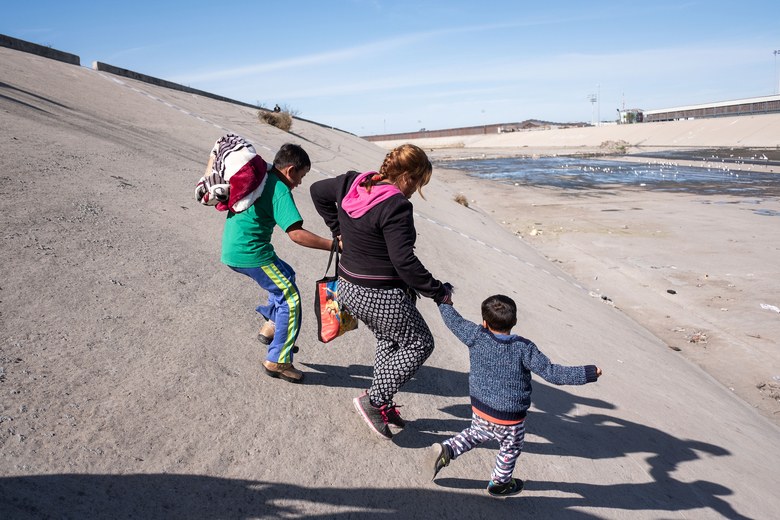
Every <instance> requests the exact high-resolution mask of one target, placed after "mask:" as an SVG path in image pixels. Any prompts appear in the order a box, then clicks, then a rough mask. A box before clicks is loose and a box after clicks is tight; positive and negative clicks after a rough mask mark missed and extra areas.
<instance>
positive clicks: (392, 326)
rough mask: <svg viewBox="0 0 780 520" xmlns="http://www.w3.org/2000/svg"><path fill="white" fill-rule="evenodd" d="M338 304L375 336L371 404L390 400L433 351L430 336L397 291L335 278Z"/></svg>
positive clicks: (403, 294) (402, 293) (417, 313)
mask: <svg viewBox="0 0 780 520" xmlns="http://www.w3.org/2000/svg"><path fill="white" fill-rule="evenodd" d="M338 298H339V302H340V303H341V304H342V305H344V307H345V308H346V309H347V310H348V311H349V313H350V314H352V315H353V316H354V317H355V318H357V319H359V320H360V321H362V322H363V323H365V325H366V326H367V327H368V328H369V330H371V332H373V333H374V336H376V359H375V360H374V379H373V381H372V383H371V388H369V390H368V395H369V397H370V399H371V404H373V405H375V406H381V405H383V404H393V397H394V396H395V394H396V393H398V390H399V389H400V388H401V386H402V385H403V384H404V383H406V382H407V381H409V380H410V379H411V378H412V376H414V374H415V373H416V372H417V370H418V369H419V368H420V367H421V366H422V365H423V363H425V360H426V359H428V356H430V355H431V352H433V335H432V334H431V331H430V329H429V328H428V325H427V324H426V323H425V320H424V319H423V317H422V315H421V314H420V311H418V310H417V307H415V305H414V302H413V301H412V299H411V298H409V296H408V295H407V294H406V292H405V291H403V290H401V289H374V288H371V287H362V286H360V285H355V284H353V283H350V282H348V281H346V280H344V279H343V278H339V296H338Z"/></svg>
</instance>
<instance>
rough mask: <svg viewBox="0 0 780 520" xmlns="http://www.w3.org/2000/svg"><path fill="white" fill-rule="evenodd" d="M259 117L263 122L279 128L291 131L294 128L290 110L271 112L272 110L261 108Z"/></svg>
mask: <svg viewBox="0 0 780 520" xmlns="http://www.w3.org/2000/svg"><path fill="white" fill-rule="evenodd" d="M257 117H258V118H259V119H260V121H262V122H263V123H266V124H269V125H271V126H275V127H276V128H278V129H279V130H284V131H285V132H289V131H290V128H292V116H291V115H290V113H289V112H271V111H270V110H260V111H259V112H258V113H257Z"/></svg>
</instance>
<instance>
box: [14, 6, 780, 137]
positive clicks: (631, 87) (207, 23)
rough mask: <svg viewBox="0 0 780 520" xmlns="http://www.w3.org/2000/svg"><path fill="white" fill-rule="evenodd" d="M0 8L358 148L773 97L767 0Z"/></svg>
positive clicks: (773, 25)
mask: <svg viewBox="0 0 780 520" xmlns="http://www.w3.org/2000/svg"><path fill="white" fill-rule="evenodd" d="M0 8H2V10H1V11H0V12H2V17H0V33H2V34H6V35H9V36H13V37H16V38H21V39H23V40H28V41H32V42H35V43H38V44H42V45H48V46H51V47H53V48H55V49H59V50H62V51H65V52H70V53H73V54H76V55H78V56H80V57H81V63H82V66H86V67H91V65H92V62H93V61H102V62H105V63H109V64H111V65H116V66H119V67H123V68H127V69H130V70H134V71H136V72H141V73H144V74H149V75H152V76H156V77H159V78H163V79H167V80H170V81H175V82H177V83H182V84H185V85H189V86H191V87H194V88H198V89H202V90H206V91H209V92H213V93H215V94H219V95H222V96H226V97H229V98H233V99H238V100H241V101H245V102H248V103H257V104H261V105H263V106H267V107H272V106H273V105H274V104H275V103H279V104H280V105H282V106H286V107H289V108H291V109H292V110H294V111H296V112H297V113H298V114H299V115H300V116H301V117H304V118H306V119H311V120H314V121H318V122H321V123H325V124H329V125H332V126H335V127H338V128H341V129H343V130H347V131H350V132H353V133H356V134H358V135H370V134H377V133H394V132H405V131H413V130H418V129H420V128H427V129H429V130H431V129H439V128H451V127H458V126H472V125H480V124H486V123H504V122H516V121H523V120H526V119H542V120H548V121H556V122H570V121H587V122H591V121H593V120H594V119H596V118H597V117H599V116H600V118H601V119H602V120H604V121H607V120H614V119H615V118H616V116H617V109H620V108H623V107H625V108H643V109H645V110H651V109H658V108H668V107H674V106H680V105H688V104H697V103H706V102H712V101H725V100H731V99H739V98H745V97H757V96H766V95H771V94H775V93H777V92H778V67H780V56H778V55H776V54H774V52H773V51H775V50H780V2H778V1H777V0H765V1H752V0H747V1H741V2H733V1H719V0H701V1H699V0H694V1H685V0H659V1H655V2H647V1H644V2H626V1H595V0H594V1H590V2H586V1H558V2H555V1H550V2H538V1H537V2H529V1H521V0H515V1H491V0H483V1H479V2H470V1H460V0H450V1H426V0H413V1H406V0H398V1H391V0H341V1H339V0H330V1H325V0H322V1H317V0H297V1H296V0H292V1H276V2H270V1H256V2H252V1H244V2H230V3H225V2H214V1H213V0H212V1H209V2H204V1H200V0H192V1H187V2H183V1H181V2H174V1H170V2H166V1H164V0H159V1H157V2H148V1H145V0H138V1H133V2H111V1H100V2H97V1H95V2H85V1H70V2H66V1H62V0H58V1H32V0H28V1H25V2H20V1H18V0H16V1H6V0H3V1H2V2H0ZM0 73H2V68H1V64H0ZM591 95H596V96H598V101H597V102H595V103H593V102H591V101H590V96H591Z"/></svg>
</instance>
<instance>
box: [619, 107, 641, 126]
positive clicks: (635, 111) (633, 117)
mask: <svg viewBox="0 0 780 520" xmlns="http://www.w3.org/2000/svg"><path fill="white" fill-rule="evenodd" d="M618 113H619V114H620V119H619V120H618V123H619V124H621V125H630V124H633V123H641V122H642V121H644V111H643V110H642V109H640V108H626V109H624V110H618Z"/></svg>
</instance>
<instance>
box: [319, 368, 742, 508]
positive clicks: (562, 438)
mask: <svg viewBox="0 0 780 520" xmlns="http://www.w3.org/2000/svg"><path fill="white" fill-rule="evenodd" d="M309 366H310V368H313V369H314V370H318V371H319V372H320V373H319V374H316V373H313V374H308V373H307V378H310V379H309V381H308V382H309V383H310V384H311V383H314V384H324V385H328V386H344V387H350V388H352V387H354V388H365V387H366V385H367V384H369V383H370V380H371V367H370V366H363V365H350V366H348V367H335V366H331V365H309ZM310 375H313V376H314V377H310ZM563 388H564V387H557V386H554V385H550V384H548V383H546V382H544V381H542V380H541V379H539V378H538V377H534V380H533V397H532V401H533V408H532V409H531V410H530V411H529V415H528V419H527V425H526V428H527V431H528V432H529V433H531V434H533V435H534V436H536V437H540V438H542V439H544V440H545V441H546V442H538V441H529V439H528V436H527V437H526V442H525V446H524V448H523V452H524V453H523V454H522V455H521V456H520V457H521V458H520V461H519V463H518V468H520V467H522V458H523V457H524V456H545V455H556V456H560V457H580V458H584V459H591V460H604V459H621V458H622V459H627V460H629V461H631V459H635V458H637V457H643V459H642V462H641V463H643V464H646V465H647V466H648V470H647V474H648V479H649V480H651V481H650V482H642V483H616V484H608V485H598V484H591V483H586V482H545V481H534V480H533V478H529V480H528V481H527V482H526V484H525V490H526V491H561V492H565V493H566V494H567V495H568V496H567V497H566V498H560V497H558V498H555V497H541V496H528V495H527V494H526V495H525V496H524V495H523V494H521V495H520V496H522V497H523V508H524V509H526V508H528V506H529V504H533V507H532V508H531V509H537V508H538V510H539V511H543V510H547V509H548V508H549V507H550V503H551V502H553V503H554V504H555V505H554V507H555V508H556V509H565V508H568V507H572V508H573V507H597V508H598V507H603V508H618V509H626V510H658V511H691V510H696V509H699V508H710V509H713V510H714V511H716V512H718V513H719V514H720V515H722V516H724V517H727V518H746V517H745V516H743V515H740V514H739V513H738V512H736V511H735V510H734V509H733V507H732V506H731V505H730V504H729V503H728V502H726V501H725V500H724V499H723V498H721V497H724V496H728V495H731V494H733V492H732V491H731V490H730V489H729V488H728V487H726V486H724V485H721V484H718V483H715V482H710V481H706V480H697V481H695V482H683V481H680V480H678V479H677V478H675V475H676V470H678V469H679V467H680V465H682V464H684V463H686V462H692V461H695V460H697V459H699V458H700V457H701V456H702V455H703V454H705V455H707V456H716V457H722V456H726V455H730V452H729V451H727V450H725V449H724V448H722V447H720V446H716V445H713V444H708V443H705V442H701V441H697V440H693V439H678V438H676V437H674V436H672V435H670V434H668V433H667V432H665V431H662V430H659V429H656V428H652V427H649V426H645V425H643V424H639V423H635V422H632V421H628V420H626V419H623V418H620V417H614V416H611V415H608V414H607V413H591V414H585V415H579V414H573V412H574V411H575V409H577V408H578V407H581V406H587V407H589V408H598V409H601V410H605V411H606V410H611V409H614V406H613V405H612V404H610V403H608V402H606V401H603V400H600V399H591V398H585V397H580V396H577V395H575V394H571V393H569V392H567V391H565V390H563ZM403 391H404V392H416V393H422V394H430V395H440V396H446V397H462V398H463V404H458V405H451V406H447V407H445V408H442V409H441V411H442V412H445V413H446V414H447V415H448V416H449V417H448V418H446V419H440V418H426V419H417V420H414V421H410V422H409V423H408V427H407V428H406V429H405V431H404V434H403V435H397V436H396V437H394V439H393V440H394V442H395V443H396V444H397V445H398V446H401V447H405V448H422V447H425V446H429V445H430V444H431V443H434V442H441V441H443V440H444V439H446V438H448V437H451V436H452V435H454V434H456V433H458V432H460V431H461V430H463V429H464V428H466V427H468V425H469V424H470V422H471V405H470V404H469V398H468V374H465V373H461V372H455V371H451V370H446V369H441V368H436V367H429V366H423V367H421V368H420V370H419V371H418V372H417V374H416V375H415V377H414V378H413V379H412V380H411V381H409V382H408V383H407V384H406V385H404V387H403ZM479 448H480V449H492V450H497V444H496V443H485V444H483V445H481V446H480V447H479ZM631 464H632V465H635V464H636V462H634V461H631ZM488 470H489V469H486V471H488ZM632 472H633V469H632V470H630V471H629V472H628V473H627V475H626V477H627V478H628V476H629V474H630V473H632ZM518 476H520V478H522V475H518ZM436 484H437V485H439V486H441V487H444V488H454V489H478V488H483V487H484V486H485V482H484V480H476V479H474V480H472V479H454V478H447V477H446V472H444V473H442V474H440V476H439V477H438V478H437V480H436Z"/></svg>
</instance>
